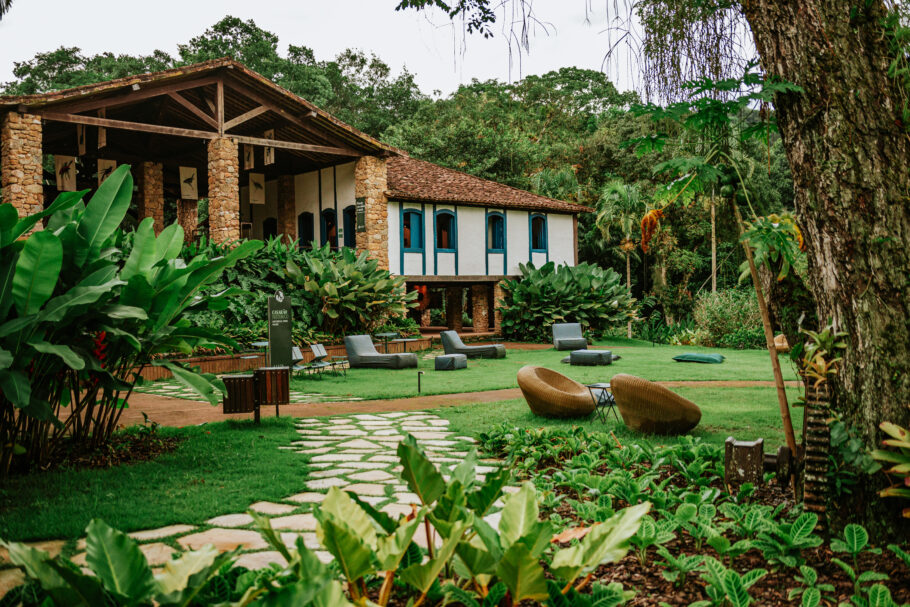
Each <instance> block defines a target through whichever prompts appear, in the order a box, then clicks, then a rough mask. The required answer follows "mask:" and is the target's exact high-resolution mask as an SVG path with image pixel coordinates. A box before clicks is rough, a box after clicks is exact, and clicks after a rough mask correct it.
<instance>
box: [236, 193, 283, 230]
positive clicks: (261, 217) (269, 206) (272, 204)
mask: <svg viewBox="0 0 910 607" xmlns="http://www.w3.org/2000/svg"><path fill="white" fill-rule="evenodd" d="M240 216H241V221H242V222H247V221H249V222H252V224H253V229H252V232H251V233H250V237H251V238H262V222H263V221H265V220H266V219H267V218H269V217H274V218H276V219H277V218H278V182H276V181H266V182H265V204H250V188H249V186H247V185H244V186H241V188H240Z"/></svg>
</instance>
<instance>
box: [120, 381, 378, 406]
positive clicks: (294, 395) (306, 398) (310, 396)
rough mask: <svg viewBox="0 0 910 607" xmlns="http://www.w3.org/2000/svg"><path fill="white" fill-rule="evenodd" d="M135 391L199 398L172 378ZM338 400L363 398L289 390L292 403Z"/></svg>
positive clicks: (145, 385) (147, 384)
mask: <svg viewBox="0 0 910 607" xmlns="http://www.w3.org/2000/svg"><path fill="white" fill-rule="evenodd" d="M135 391H136V392H139V393H140V394H154V395H157V396H170V397H173V398H182V399H185V400H196V401H198V400H199V394H197V393H196V392H195V391H193V390H192V389H191V388H188V387H186V386H184V385H183V384H181V383H180V382H178V381H177V380H174V379H159V380H157V381H153V382H148V383H146V384H144V385H142V386H136V388H135ZM340 400H344V401H345V402H348V401H358V400H363V399H362V398H357V397H353V396H343V397H342V396H327V395H325V394H319V393H316V392H301V391H299V390H291V402H292V403H304V404H306V403H333V402H339V401H340Z"/></svg>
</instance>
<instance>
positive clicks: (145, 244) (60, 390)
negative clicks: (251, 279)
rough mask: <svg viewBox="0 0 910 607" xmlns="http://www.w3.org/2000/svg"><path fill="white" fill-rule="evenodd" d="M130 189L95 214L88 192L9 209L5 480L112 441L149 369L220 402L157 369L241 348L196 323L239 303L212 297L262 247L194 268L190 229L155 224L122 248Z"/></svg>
mask: <svg viewBox="0 0 910 607" xmlns="http://www.w3.org/2000/svg"><path fill="white" fill-rule="evenodd" d="M132 187H133V180H132V177H131V176H130V173H129V166H127V165H123V166H121V167H120V168H118V169H117V170H116V171H115V172H114V173H113V174H112V175H111V176H110V177H109V178H108V179H107V180H106V181H105V182H104V183H103V184H102V185H101V187H99V188H98V190H97V192H96V193H95V194H94V196H92V198H91V200H90V201H89V202H88V203H87V204H86V203H84V202H83V196H84V195H85V192H67V193H63V194H61V195H60V196H59V197H58V198H57V200H56V201H55V202H54V203H53V204H52V205H51V206H50V207H48V209H46V210H45V211H43V212H41V213H37V214H35V215H31V216H30V217H26V218H23V219H19V218H18V215H17V212H16V210H15V208H14V207H13V206H12V205H10V204H6V205H0V268H2V270H0V388H2V394H0V433H2V434H0V475H4V474H7V473H8V472H9V471H10V469H11V467H20V468H27V467H29V466H31V465H35V464H40V463H42V462H44V461H46V460H47V459H48V458H49V457H50V456H51V454H52V453H53V452H54V450H56V449H60V448H61V447H62V445H63V444H64V443H65V442H72V443H73V444H75V446H76V449H77V450H78V449H84V448H87V447H93V446H97V445H100V444H102V443H104V442H105V441H107V440H108V438H109V437H110V435H111V433H112V432H113V431H114V429H115V428H116V427H117V421H118V419H119V417H120V413H121V412H122V410H123V408H124V407H125V403H126V399H127V398H128V397H129V394H130V392H131V390H132V387H133V384H134V382H135V381H136V377H137V374H136V369H140V368H141V367H142V366H144V365H148V364H155V365H162V366H165V367H167V368H168V369H169V370H171V371H172V372H173V374H174V376H175V377H176V378H177V380H178V381H180V382H182V383H184V384H186V385H187V386H189V387H190V388H192V389H193V390H195V391H197V392H198V393H199V394H200V395H201V396H203V397H204V398H206V399H207V400H209V401H210V402H212V403H213V404H214V403H216V402H218V400H220V393H221V390H222V389H223V384H222V383H221V382H220V380H217V379H215V378H213V377H205V376H201V375H197V374H196V373H194V372H192V371H191V370H188V369H184V368H182V367H179V366H177V365H175V364H173V363H171V362H169V361H167V360H163V359H159V358H155V357H156V356H158V355H161V354H165V353H173V352H191V351H192V350H193V349H194V348H197V347H207V346H213V345H230V344H231V342H230V340H229V339H227V338H225V337H223V336H221V335H220V334H219V333H218V332H217V331H213V330H208V329H203V328H199V327H193V326H191V324H190V322H189V320H187V318H186V316H187V314H188V313H189V312H191V311H193V310H201V309H206V308H208V309H221V308H223V307H224V305H225V302H226V301H227V300H228V299H229V298H230V296H231V295H233V294H234V291H233V290H225V291H222V292H220V293H204V292H203V291H204V289H205V287H206V286H207V285H208V284H210V283H211V282H212V281H214V280H216V279H217V278H218V276H219V274H220V273H221V272H223V271H224V270H225V269H226V268H229V267H231V266H232V265H234V264H235V263H237V261H238V260H240V259H243V258H244V257H246V256H248V255H250V254H251V253H253V252H254V251H256V250H257V249H258V248H259V247H260V246H261V243H259V242H248V243H244V244H242V245H240V246H238V247H236V248H234V249H232V250H230V251H229V252H225V254H224V255H221V256H217V257H209V256H206V255H196V256H194V257H192V258H191V259H187V260H184V259H182V258H180V256H179V253H180V249H181V246H182V243H183V230H182V229H181V228H180V226H179V225H176V224H175V225H171V226H169V227H167V228H165V229H164V230H163V231H162V232H161V234H160V235H158V236H156V235H155V233H154V230H153V227H152V219H151V218H148V219H146V220H144V221H143V222H142V223H141V224H140V225H139V227H138V229H137V230H136V231H135V233H133V234H132V235H130V236H129V240H130V243H131V246H130V247H124V246H123V242H124V240H126V238H125V237H124V236H123V234H122V233H121V232H119V230H118V227H119V226H120V223H121V222H122V220H123V218H124V216H125V215H126V212H127V209H128V208H129V204H130V198H131V195H132ZM45 218H46V220H47V225H46V227H45V229H44V230H40V231H35V232H32V233H31V234H28V233H29V231H30V230H31V229H32V227H33V226H35V224H36V223H37V222H39V221H41V220H42V219H45ZM26 234H28V236H27V237H26V238H24V239H19V238H20V237H21V236H23V235H26ZM127 249H128V251H127Z"/></svg>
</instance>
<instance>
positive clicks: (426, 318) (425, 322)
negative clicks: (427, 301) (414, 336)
mask: <svg viewBox="0 0 910 607" xmlns="http://www.w3.org/2000/svg"><path fill="white" fill-rule="evenodd" d="M420 326H421V327H429V326H430V309H429V308H427V309H426V310H424V311H423V312H421V313H420Z"/></svg>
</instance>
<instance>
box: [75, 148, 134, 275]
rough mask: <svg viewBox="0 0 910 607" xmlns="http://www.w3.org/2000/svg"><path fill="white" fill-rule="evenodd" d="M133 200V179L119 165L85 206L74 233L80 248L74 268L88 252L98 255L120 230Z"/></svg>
mask: <svg viewBox="0 0 910 607" xmlns="http://www.w3.org/2000/svg"><path fill="white" fill-rule="evenodd" d="M132 196H133V176H132V175H130V167H129V165H126V164H122V165H120V166H119V167H117V169H116V170H114V172H113V173H111V175H110V176H109V177H108V178H107V179H105V180H104V183H102V184H101V185H100V186H99V187H98V190H97V191H96V192H95V195H94V196H92V199H91V200H90V201H89V202H88V204H87V205H85V213H83V214H82V218H81V219H80V221H79V227H78V232H79V235H80V236H81V237H82V240H83V241H84V248H83V249H80V250H77V252H76V257H77V258H76V259H75V260H74V261H75V262H76V264H77V265H82V263H84V262H85V260H86V259H87V257H88V254H89V252H90V251H98V250H100V249H101V247H102V246H103V245H104V243H105V241H107V239H108V237H110V235H111V234H113V233H114V231H115V230H116V229H117V228H119V227H120V223H121V222H122V221H123V218H124V217H126V212H127V211H128V210H129V208H130V199H131V198H132Z"/></svg>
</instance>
